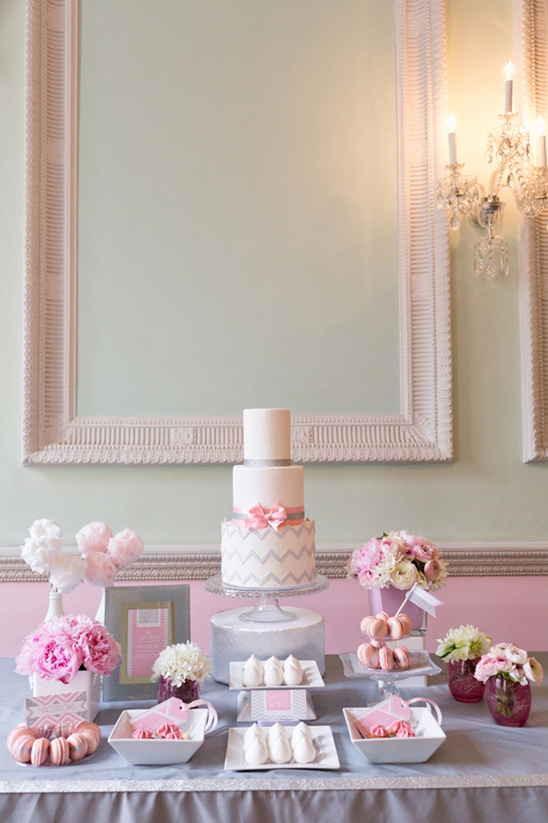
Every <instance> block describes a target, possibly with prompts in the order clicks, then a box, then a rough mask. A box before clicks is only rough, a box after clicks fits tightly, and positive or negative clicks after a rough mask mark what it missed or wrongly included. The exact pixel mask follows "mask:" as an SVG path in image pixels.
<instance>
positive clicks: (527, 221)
mask: <svg viewBox="0 0 548 823" xmlns="http://www.w3.org/2000/svg"><path fill="white" fill-rule="evenodd" d="M519 14H520V27H521V74H522V77H523V117H524V122H528V123H535V122H536V120H537V116H538V115H542V116H543V117H545V118H546V116H547V115H548V44H547V40H546V32H547V31H548V3H546V2H537V0H520V3H519ZM546 223H547V217H546V212H543V213H542V214H541V215H540V216H539V217H537V218H524V219H523V220H522V223H521V237H520V244H519V245H520V249H519V253H520V314H521V368H522V397H523V404H522V405H523V459H524V462H533V461H540V460H548V231H547V229H546Z"/></svg>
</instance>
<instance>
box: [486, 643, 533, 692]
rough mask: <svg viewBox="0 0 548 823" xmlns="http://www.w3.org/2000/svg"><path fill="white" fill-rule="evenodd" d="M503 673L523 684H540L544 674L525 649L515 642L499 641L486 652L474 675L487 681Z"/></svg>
mask: <svg viewBox="0 0 548 823" xmlns="http://www.w3.org/2000/svg"><path fill="white" fill-rule="evenodd" d="M498 675H501V676H502V677H504V678H506V679H507V680H514V681H515V682H516V683H520V684H521V685H522V686H526V685H527V683H528V682H531V683H535V684H536V685H538V686H540V684H541V683H542V679H543V676H544V672H543V670H542V666H541V665H540V663H539V662H538V660H536V659H535V658H534V657H529V655H528V654H527V652H526V651H525V650H524V649H520V648H519V646H516V644H515V643H497V645H496V646H491V648H490V649H489V651H488V652H487V654H484V655H483V656H482V657H481V658H480V660H479V662H478V664H477V666H476V670H475V672H474V677H475V678H476V679H477V680H480V681H481V682H482V683H486V682H487V681H488V680H489V678H490V677H497V676H498Z"/></svg>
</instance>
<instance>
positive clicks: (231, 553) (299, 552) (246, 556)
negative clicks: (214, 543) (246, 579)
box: [225, 544, 315, 566]
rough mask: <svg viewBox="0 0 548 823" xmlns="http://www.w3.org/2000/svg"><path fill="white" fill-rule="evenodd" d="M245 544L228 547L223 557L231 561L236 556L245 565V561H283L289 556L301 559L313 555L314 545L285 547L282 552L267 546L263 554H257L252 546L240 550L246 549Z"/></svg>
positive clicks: (262, 562)
mask: <svg viewBox="0 0 548 823" xmlns="http://www.w3.org/2000/svg"><path fill="white" fill-rule="evenodd" d="M246 548H247V547H246V546H243V547H238V546H234V548H232V549H230V548H228V549H227V550H226V552H225V559H226V560H227V561H228V562H231V561H233V560H234V558H235V557H236V558H237V559H238V562H240V563H241V564H242V565H244V566H245V564H246V563H249V562H251V561H252V560H256V561H257V562H260V563H261V564H264V563H267V562H268V561H269V560H272V561H273V562H275V563H283V562H284V561H285V560H287V559H288V558H289V557H293V558H295V560H301V559H302V557H303V555H309V557H313V556H315V552H314V547H313V546H307V545H306V544H304V545H302V546H301V547H300V548H298V549H287V550H286V551H284V552H281V553H280V552H275V551H273V550H272V549H270V548H267V549H266V551H265V552H263V554H259V553H258V552H257V551H255V550H254V549H253V548H250V549H249V551H242V549H244V550H245V549H246Z"/></svg>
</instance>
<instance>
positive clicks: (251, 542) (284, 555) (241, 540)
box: [221, 520, 316, 589]
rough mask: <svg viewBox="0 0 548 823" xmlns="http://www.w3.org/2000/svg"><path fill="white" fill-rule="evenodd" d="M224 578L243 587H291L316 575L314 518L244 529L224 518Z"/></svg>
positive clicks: (227, 583)
mask: <svg viewBox="0 0 548 823" xmlns="http://www.w3.org/2000/svg"><path fill="white" fill-rule="evenodd" d="M221 577H222V580H223V583H225V584H226V585H228V586H236V587H237V588H242V589H291V588H295V587H298V586H304V585H308V584H309V583H313V582H314V580H315V578H316V553H315V539H314V521H313V520H305V521H304V522H303V523H301V524H300V525H299V526H291V525H287V526H284V527H283V528H280V530H279V531H276V530H275V529H273V528H271V527H270V526H268V527H267V528H265V529H253V528H242V527H241V526H239V525H236V524H234V523H233V522H232V521H228V520H225V521H224V523H223V525H222V539H221Z"/></svg>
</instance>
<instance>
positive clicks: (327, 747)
mask: <svg viewBox="0 0 548 823" xmlns="http://www.w3.org/2000/svg"><path fill="white" fill-rule="evenodd" d="M247 728H249V727H246V728H245V729H244V728H240V729H235V728H232V729H229V730H228V743H227V746H226V757H225V769H227V770H229V771H258V770H261V771H266V770H270V769H340V767H341V766H340V763H339V756H338V754H337V749H336V748H335V741H334V739H333V732H332V731H331V726H310V731H311V732H312V738H313V740H314V746H315V748H316V751H317V755H316V759H315V760H314V762H313V763H293V762H291V763H263V764H262V765H260V766H250V765H249V763H247V762H246V760H245V757H244V735H245V733H246V731H247ZM291 729H292V727H290V726H288V727H287V730H288V731H289V732H290V733H291Z"/></svg>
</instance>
